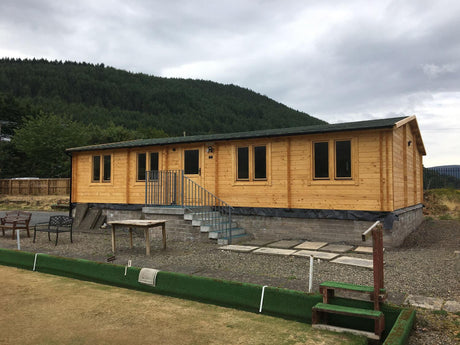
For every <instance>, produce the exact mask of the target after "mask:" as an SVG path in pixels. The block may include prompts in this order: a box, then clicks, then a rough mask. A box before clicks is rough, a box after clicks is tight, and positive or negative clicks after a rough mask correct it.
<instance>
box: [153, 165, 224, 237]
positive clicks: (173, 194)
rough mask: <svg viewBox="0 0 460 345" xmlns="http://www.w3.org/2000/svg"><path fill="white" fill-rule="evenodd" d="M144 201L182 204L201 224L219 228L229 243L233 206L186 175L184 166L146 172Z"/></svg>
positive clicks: (160, 204)
mask: <svg viewBox="0 0 460 345" xmlns="http://www.w3.org/2000/svg"><path fill="white" fill-rule="evenodd" d="M145 181H146V183H145V205H146V206H169V207H171V206H176V207H179V206H180V207H184V208H186V209H188V210H190V211H191V212H192V213H194V219H195V220H198V221H200V224H203V225H204V226H209V227H212V228H214V229H216V230H217V231H220V232H221V234H222V237H227V238H228V243H231V240H232V239H231V237H232V233H231V231H230V229H231V228H232V206H230V205H229V204H227V203H226V202H225V201H223V200H222V199H220V198H219V197H217V196H216V195H214V194H213V193H211V192H210V191H208V190H206V189H205V188H204V187H202V186H200V185H199V184H198V183H196V182H195V181H193V180H192V179H190V178H189V177H188V176H185V174H184V171H183V170H158V171H157V170H155V171H146V173H145Z"/></svg>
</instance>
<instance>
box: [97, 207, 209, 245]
mask: <svg viewBox="0 0 460 345" xmlns="http://www.w3.org/2000/svg"><path fill="white" fill-rule="evenodd" d="M175 211H179V212H175ZM180 211H182V212H180ZM103 214H105V215H106V216H107V221H108V222H110V221H111V220H122V219H162V220H166V240H177V241H184V242H186V241H208V235H207V234H203V233H200V228H199V227H197V226H192V222H191V221H186V220H184V213H183V210H169V211H168V210H164V211H161V210H158V211H157V212H152V211H150V212H149V211H146V212H145V213H144V212H143V211H141V210H138V211H128V210H111V209H104V210H103ZM150 237H151V238H153V239H160V240H161V239H162V234H161V228H160V227H158V228H154V229H151V230H150Z"/></svg>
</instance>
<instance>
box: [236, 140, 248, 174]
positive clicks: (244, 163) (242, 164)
mask: <svg viewBox="0 0 460 345" xmlns="http://www.w3.org/2000/svg"><path fill="white" fill-rule="evenodd" d="M237 164H238V167H237V172H238V173H237V179H238V180H248V179H249V148H248V147H238V159H237Z"/></svg>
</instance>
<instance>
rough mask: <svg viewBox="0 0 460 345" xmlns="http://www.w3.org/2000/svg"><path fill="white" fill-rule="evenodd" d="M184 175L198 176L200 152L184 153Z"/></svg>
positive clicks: (188, 151) (187, 151) (189, 151)
mask: <svg viewBox="0 0 460 345" xmlns="http://www.w3.org/2000/svg"><path fill="white" fill-rule="evenodd" d="M184 156H185V157H184V173H185V174H198V173H199V151H198V150H185V153H184Z"/></svg>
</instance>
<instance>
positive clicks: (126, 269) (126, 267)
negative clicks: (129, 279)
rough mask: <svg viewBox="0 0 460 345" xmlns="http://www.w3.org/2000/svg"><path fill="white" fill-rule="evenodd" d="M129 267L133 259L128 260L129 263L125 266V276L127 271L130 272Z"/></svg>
mask: <svg viewBox="0 0 460 345" xmlns="http://www.w3.org/2000/svg"><path fill="white" fill-rule="evenodd" d="M128 267H131V260H128V264H127V265H126V266H125V277H126V273H127V272H128Z"/></svg>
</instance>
